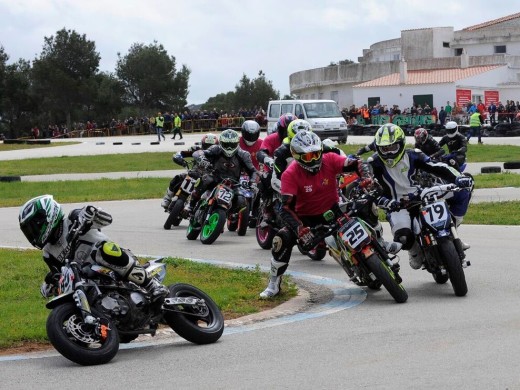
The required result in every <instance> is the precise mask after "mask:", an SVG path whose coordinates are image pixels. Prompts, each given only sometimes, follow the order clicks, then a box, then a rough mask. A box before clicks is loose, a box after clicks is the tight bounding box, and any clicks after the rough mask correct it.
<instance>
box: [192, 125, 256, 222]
mask: <svg viewBox="0 0 520 390" xmlns="http://www.w3.org/2000/svg"><path fill="white" fill-rule="evenodd" d="M218 141H219V144H218V145H214V146H212V147H210V148H209V149H207V150H204V151H203V153H204V159H207V161H208V162H209V163H210V164H211V165H212V167H213V171H212V172H211V173H205V174H204V175H203V176H202V179H201V180H200V182H199V183H198V184H197V186H196V187H195V189H194V190H193V192H192V193H191V197H190V203H189V204H188V205H186V208H185V209H186V211H187V212H188V213H190V212H191V210H193V208H194V207H195V205H196V204H197V202H198V201H199V199H200V197H201V195H202V194H203V193H204V192H205V191H206V190H211V189H212V188H213V187H215V186H216V185H217V184H218V183H219V182H220V181H221V180H222V179H225V178H230V179H232V180H235V181H238V180H240V174H241V172H242V171H245V172H246V173H248V174H249V181H250V184H251V187H253V188H255V187H256V183H257V181H258V172H257V170H256V169H255V167H254V165H253V162H252V161H251V155H250V154H249V152H246V151H245V150H242V149H240V147H239V146H238V144H239V136H238V133H237V132H236V131H234V130H232V129H226V130H224V131H223V132H222V133H221V134H220V136H219V139H218Z"/></svg>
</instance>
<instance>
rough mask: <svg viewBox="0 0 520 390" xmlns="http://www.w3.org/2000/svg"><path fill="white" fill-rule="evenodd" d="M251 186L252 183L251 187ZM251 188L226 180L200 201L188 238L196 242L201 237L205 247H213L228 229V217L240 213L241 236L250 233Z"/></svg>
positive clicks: (190, 223) (191, 222) (192, 218)
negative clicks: (248, 230)
mask: <svg viewBox="0 0 520 390" xmlns="http://www.w3.org/2000/svg"><path fill="white" fill-rule="evenodd" d="M247 186H249V184H247ZM251 194H252V191H251V188H249V187H245V185H244V184H243V183H240V182H237V181H235V180H233V179H230V178H226V179H223V180H222V181H221V182H220V183H219V184H217V185H216V186H215V188H213V190H211V191H206V193H205V194H203V195H202V196H201V199H200V200H199V201H198V202H197V204H196V206H195V208H194V209H193V212H192V215H191V217H190V222H189V226H188V230H187V232H186V238H187V239H188V240H195V239H196V238H197V237H198V236H199V234H200V241H201V242H202V243H203V244H206V245H211V244H213V243H214V242H215V241H216V240H217V238H218V237H219V236H220V234H221V233H222V232H223V230H224V225H225V224H226V221H227V216H228V214H230V215H231V214H233V213H236V216H237V233H238V235H239V236H244V235H245V234H246V231H247V228H248V224H249V207H250V203H251V202H250V196H251Z"/></svg>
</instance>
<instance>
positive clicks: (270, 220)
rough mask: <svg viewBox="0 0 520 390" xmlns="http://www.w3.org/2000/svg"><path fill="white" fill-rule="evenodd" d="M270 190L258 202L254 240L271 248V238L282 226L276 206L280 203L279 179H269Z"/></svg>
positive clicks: (262, 245)
mask: <svg viewBox="0 0 520 390" xmlns="http://www.w3.org/2000/svg"><path fill="white" fill-rule="evenodd" d="M270 189H272V191H269V192H268V196H264V197H263V199H262V200H261V202H260V206H259V207H258V213H257V223H256V226H255V235H256V242H257V243H258V245H259V246H260V248H262V249H271V246H272V245H273V238H274V236H275V235H276V233H278V231H279V230H280V229H281V228H282V226H283V221H282V219H281V218H280V212H279V211H278V208H279V207H280V205H281V203H282V197H281V194H280V180H278V179H276V178H274V179H271V188H270ZM271 193H272V194H271Z"/></svg>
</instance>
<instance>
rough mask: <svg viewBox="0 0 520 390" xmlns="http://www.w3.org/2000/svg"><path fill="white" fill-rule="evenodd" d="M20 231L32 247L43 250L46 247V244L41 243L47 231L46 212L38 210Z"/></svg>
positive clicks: (21, 226) (22, 225)
mask: <svg viewBox="0 0 520 390" xmlns="http://www.w3.org/2000/svg"><path fill="white" fill-rule="evenodd" d="M20 230H21V231H22V233H23V234H24V235H25V237H26V238H27V240H28V241H29V242H30V243H31V244H32V245H34V246H35V247H37V248H38V249H41V247H42V246H43V245H44V243H43V242H41V241H42V239H41V236H42V234H43V233H44V232H45V231H46V230H47V215H46V213H45V210H43V209H40V210H38V211H37V212H36V213H35V214H34V216H33V217H32V218H31V220H30V221H28V222H26V223H23V224H21V225H20Z"/></svg>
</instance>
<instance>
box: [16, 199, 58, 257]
mask: <svg viewBox="0 0 520 390" xmlns="http://www.w3.org/2000/svg"><path fill="white" fill-rule="evenodd" d="M63 217H64V213H63V210H62V208H61V205H60V204H59V203H57V202H56V201H55V200H54V198H53V196H52V195H41V196H37V197H36V198H32V199H31V200H28V201H27V202H26V203H25V204H24V205H23V206H22V207H21V208H20V213H19V215H18V222H19V223H20V229H21V230H22V232H23V234H24V235H25V237H26V238H27V240H29V242H30V243H31V245H32V246H34V247H35V248H38V249H42V248H43V247H44V246H45V245H46V244H47V243H48V242H49V241H50V240H51V239H52V238H53V237H55V233H56V232H57V231H58V230H59V228H60V225H61V222H62V221H63Z"/></svg>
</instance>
